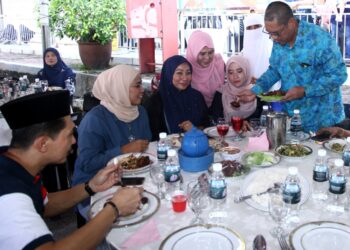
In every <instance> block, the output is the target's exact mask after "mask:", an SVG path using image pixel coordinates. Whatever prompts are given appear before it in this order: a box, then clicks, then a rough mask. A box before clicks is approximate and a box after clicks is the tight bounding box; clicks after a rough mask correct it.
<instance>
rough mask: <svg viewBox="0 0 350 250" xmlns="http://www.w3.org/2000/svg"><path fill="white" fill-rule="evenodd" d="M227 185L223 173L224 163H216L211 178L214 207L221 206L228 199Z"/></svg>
mask: <svg viewBox="0 0 350 250" xmlns="http://www.w3.org/2000/svg"><path fill="white" fill-rule="evenodd" d="M226 195H227V186H226V181H225V176H224V174H223V173H222V164H221V163H214V164H213V172H212V174H211V177H210V180H209V196H210V198H211V200H212V203H213V205H214V207H219V206H221V205H222V204H224V203H225V201H226Z"/></svg>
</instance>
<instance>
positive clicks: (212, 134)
mask: <svg viewBox="0 0 350 250" xmlns="http://www.w3.org/2000/svg"><path fill="white" fill-rule="evenodd" d="M203 132H204V133H205V134H206V135H207V136H209V137H212V138H219V137H220V135H219V133H218V130H217V128H216V127H215V126H214V127H209V128H205V129H204V130H203ZM235 135H236V133H235V131H234V130H233V129H232V127H231V126H230V128H229V130H228V132H227V134H226V135H225V137H226V138H227V137H233V136H235Z"/></svg>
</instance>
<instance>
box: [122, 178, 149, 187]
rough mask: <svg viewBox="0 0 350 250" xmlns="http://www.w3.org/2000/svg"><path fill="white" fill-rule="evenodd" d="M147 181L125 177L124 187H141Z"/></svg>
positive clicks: (123, 179)
mask: <svg viewBox="0 0 350 250" xmlns="http://www.w3.org/2000/svg"><path fill="white" fill-rule="evenodd" d="M144 181H145V177H125V178H124V177H123V178H122V183H123V185H124V186H139V185H142V184H143V182H144Z"/></svg>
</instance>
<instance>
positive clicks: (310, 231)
mask: <svg viewBox="0 0 350 250" xmlns="http://www.w3.org/2000/svg"><path fill="white" fill-rule="evenodd" d="M289 241H290V244H291V246H292V247H293V249H296V250H299V249H303V250H314V249H317V250H330V249H334V250H335V249H336V250H348V249H350V226H348V225H345V224H342V223H336V222H331V221H316V222H310V223H306V224H303V225H301V226H299V227H297V228H296V229H294V230H293V232H292V233H291V234H290V236H289Z"/></svg>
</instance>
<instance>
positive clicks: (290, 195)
mask: <svg viewBox="0 0 350 250" xmlns="http://www.w3.org/2000/svg"><path fill="white" fill-rule="evenodd" d="M300 198H301V191H300V189H299V191H297V192H290V191H288V190H286V189H284V190H283V201H284V202H285V203H288V204H297V203H299V202H300Z"/></svg>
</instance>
